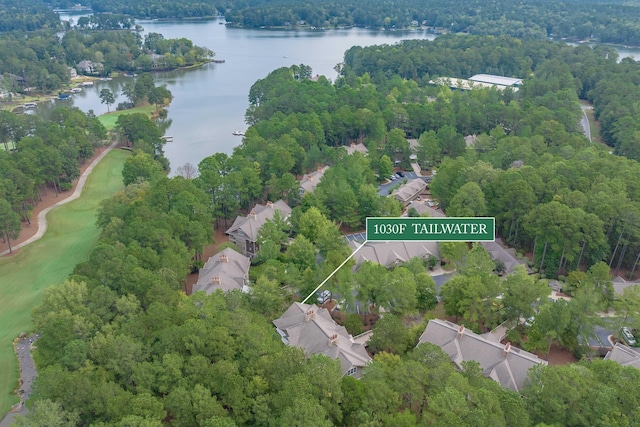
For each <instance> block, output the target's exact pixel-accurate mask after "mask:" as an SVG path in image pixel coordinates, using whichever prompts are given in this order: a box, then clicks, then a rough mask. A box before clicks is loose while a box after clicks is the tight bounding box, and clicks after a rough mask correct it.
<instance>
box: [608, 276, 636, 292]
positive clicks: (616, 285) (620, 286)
mask: <svg viewBox="0 0 640 427" xmlns="http://www.w3.org/2000/svg"><path fill="white" fill-rule="evenodd" d="M612 282H613V290H614V292H615V293H616V294H617V295H622V294H624V290H625V289H627V288H628V287H630V286H637V285H640V282H639V281H637V280H635V281H633V282H630V281H628V280H625V279H623V278H622V277H620V276H618V277H616V278H615V279H613V280H612Z"/></svg>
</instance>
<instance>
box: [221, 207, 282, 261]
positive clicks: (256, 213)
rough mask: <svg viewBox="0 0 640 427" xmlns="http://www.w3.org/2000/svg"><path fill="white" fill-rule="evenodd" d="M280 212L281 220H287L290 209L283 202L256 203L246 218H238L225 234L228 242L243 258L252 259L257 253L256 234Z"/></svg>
mask: <svg viewBox="0 0 640 427" xmlns="http://www.w3.org/2000/svg"><path fill="white" fill-rule="evenodd" d="M276 211H280V216H281V217H282V218H285V219H286V218H289V216H290V215H291V208H290V207H289V205H287V204H286V203H285V202H284V201H283V200H278V201H277V202H267V203H266V204H265V205H261V204H259V203H257V204H256V205H255V206H254V207H253V209H251V211H250V212H249V215H247V216H238V217H236V219H235V221H233V225H232V226H231V228H229V229H228V230H227V231H225V234H228V235H229V241H230V242H232V243H234V244H236V245H237V246H238V247H239V248H240V249H241V250H242V252H243V254H244V255H245V256H248V257H249V258H253V257H255V256H256V254H257V253H258V249H259V248H258V243H257V241H258V233H259V232H260V228H262V226H263V225H264V223H265V222H266V221H267V220H268V219H273V217H274V215H275V212H276Z"/></svg>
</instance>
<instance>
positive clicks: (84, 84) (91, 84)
mask: <svg viewBox="0 0 640 427" xmlns="http://www.w3.org/2000/svg"><path fill="white" fill-rule="evenodd" d="M82 86H85V87H86V86H93V82H82Z"/></svg>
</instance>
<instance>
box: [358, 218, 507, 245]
mask: <svg viewBox="0 0 640 427" xmlns="http://www.w3.org/2000/svg"><path fill="white" fill-rule="evenodd" d="M495 230H496V219H495V218H475V217H470V218H367V240H368V241H391V240H398V241H407V240H422V241H431V242H493V241H494V240H495V239H496V233H495Z"/></svg>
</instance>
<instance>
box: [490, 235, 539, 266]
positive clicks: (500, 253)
mask: <svg viewBox="0 0 640 427" xmlns="http://www.w3.org/2000/svg"><path fill="white" fill-rule="evenodd" d="M480 244H481V245H482V247H484V248H485V249H486V250H487V252H489V255H491V258H492V259H493V260H494V261H495V260H497V259H498V260H500V261H502V263H503V264H504V268H505V270H504V271H505V273H507V274H511V273H513V272H514V271H515V270H516V267H517V266H518V265H520V264H522V265H524V266H525V268H526V269H527V272H528V273H532V272H533V271H532V270H531V268H530V267H529V266H528V265H527V261H525V260H523V259H519V258H518V257H517V256H516V251H515V250H514V249H513V248H509V249H505V248H504V247H503V246H502V245H503V244H504V243H502V239H500V238H499V237H496V241H495V242H481V243H480Z"/></svg>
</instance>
